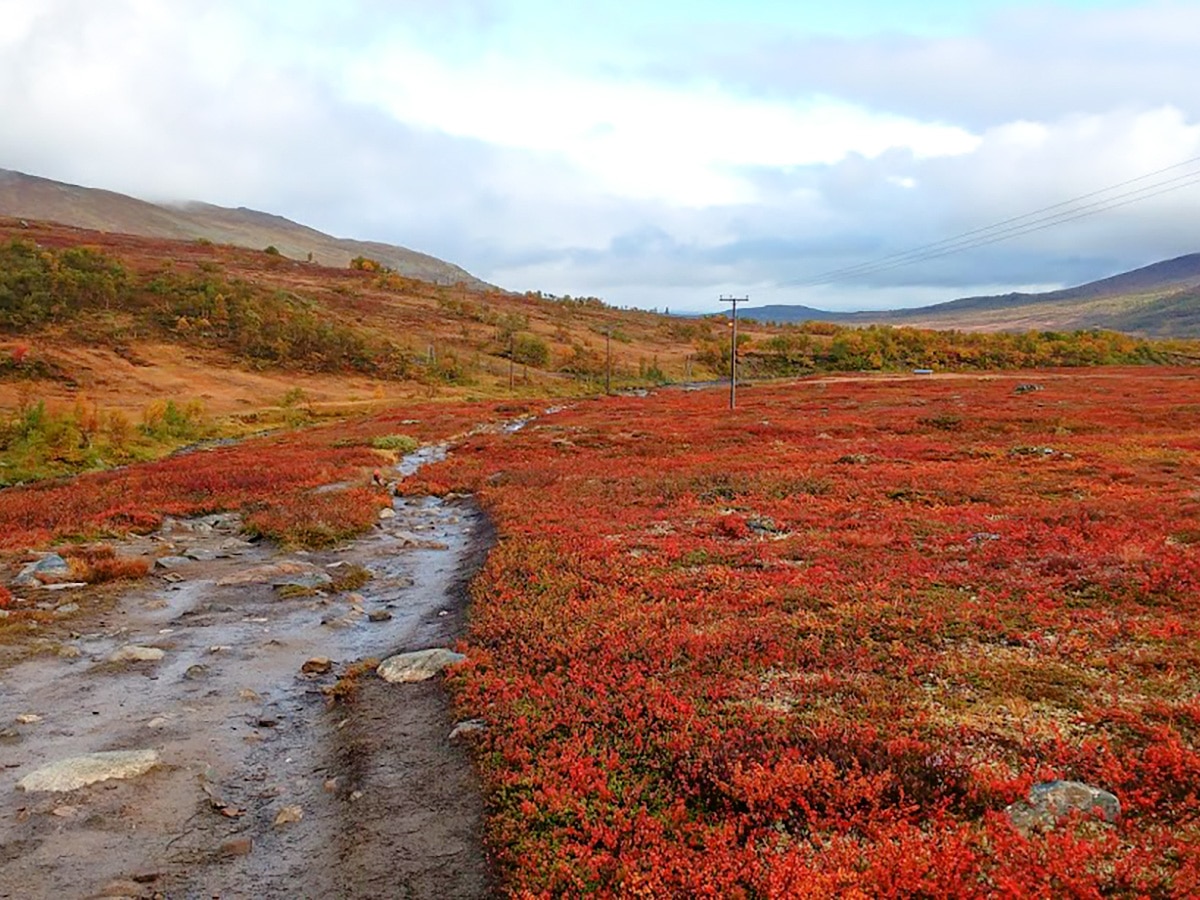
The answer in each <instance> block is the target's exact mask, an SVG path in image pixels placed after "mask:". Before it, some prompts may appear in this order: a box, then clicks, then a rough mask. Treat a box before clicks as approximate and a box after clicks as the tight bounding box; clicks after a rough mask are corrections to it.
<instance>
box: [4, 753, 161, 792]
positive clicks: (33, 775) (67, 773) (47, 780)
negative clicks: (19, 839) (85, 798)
mask: <svg viewBox="0 0 1200 900" xmlns="http://www.w3.org/2000/svg"><path fill="white" fill-rule="evenodd" d="M157 765H158V752H157V751H155V750H110V751H107V752H104V753H89V754H87V755H86V756H72V757H70V758H68V759H60V760H59V761H58V762H55V763H51V764H50V765H48V766H43V767H42V768H40V769H37V770H35V771H33V772H30V773H29V774H28V775H26V776H25V777H24V778H22V779H21V780H20V781H18V782H17V787H19V788H21V789H22V790H25V791H73V790H75V789H77V788H81V787H85V786H86V785H89V784H95V783H96V782H97V781H107V780H109V779H110V778H136V777H137V776H138V775H144V774H145V773H147V772H149V771H150V770H151V769H153V768H154V767H155V766H157Z"/></svg>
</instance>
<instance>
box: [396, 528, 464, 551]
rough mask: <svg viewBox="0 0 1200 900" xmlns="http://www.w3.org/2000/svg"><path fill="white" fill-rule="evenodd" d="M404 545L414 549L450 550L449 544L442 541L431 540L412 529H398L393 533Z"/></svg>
mask: <svg viewBox="0 0 1200 900" xmlns="http://www.w3.org/2000/svg"><path fill="white" fill-rule="evenodd" d="M392 537H394V538H395V539H396V540H397V541H399V542H400V546H402V547H412V548H413V549H414V550H448V549H450V548H449V546H448V545H447V544H443V543H442V542H441V541H430V540H427V539H425V538H423V537H420V536H419V535H416V534H413V532H411V531H396V532H393V533H392Z"/></svg>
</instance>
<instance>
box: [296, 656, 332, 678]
mask: <svg viewBox="0 0 1200 900" xmlns="http://www.w3.org/2000/svg"><path fill="white" fill-rule="evenodd" d="M332 670H333V660H331V659H330V658H329V657H328V656H314V657H313V658H312V659H310V660H308V661H306V662H305V663H304V665H302V666H301V667H300V671H301V672H303V673H304V674H305V675H324V674H326V673H327V672H330V671H332Z"/></svg>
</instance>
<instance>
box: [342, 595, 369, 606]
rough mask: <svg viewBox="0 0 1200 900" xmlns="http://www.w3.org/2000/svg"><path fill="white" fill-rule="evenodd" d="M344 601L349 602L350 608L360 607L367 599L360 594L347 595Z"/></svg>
mask: <svg viewBox="0 0 1200 900" xmlns="http://www.w3.org/2000/svg"><path fill="white" fill-rule="evenodd" d="M346 600H347V601H349V603H350V605H351V606H362V605H363V604H364V603H366V602H367V598H366V597H364V596H363V595H362V594H349V595H347V597H346Z"/></svg>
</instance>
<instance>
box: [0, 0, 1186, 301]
mask: <svg viewBox="0 0 1200 900" xmlns="http://www.w3.org/2000/svg"><path fill="white" fill-rule="evenodd" d="M1198 72H1200V4H1197V3H1195V2H1194V0H1192V2H1163V3H1153V2H1120V0H1062V2H1059V3H1057V4H1050V3H1044V2H1043V3H1036V4H1035V3H1028V4H1026V3H1012V2H1004V0H982V2H968V0H953V2H951V0H945V2H943V0H924V2H915V0H839V2H837V3H831V2H827V0H822V2H815V0H814V2H807V0H664V2H656V0H631V2H626V0H607V2H604V3H595V2H575V0H494V2H493V0H337V2H334V0H327V2H302V0H286V2H285V0H280V2H268V0H230V2H225V0H104V2H95V0H37V2H32V0H0V168H10V169H17V170H20V171H24V172H28V173H30V174H35V175H42V176H45V177H49V178H54V179H58V180H62V181H69V182H72V183H77V184H85V185H88V186H91V187H103V188H108V189H112V190H117V191H121V192H124V193H129V194H133V195H135V196H139V197H144V198H147V199H155V200H170V199H197V200H205V201H209V202H213V203H218V204H222V205H227V206H249V207H252V208H255V209H261V210H265V211H268V212H274V213H278V214H281V215H284V216H287V217H289V218H291V219H295V220H297V221H299V222H302V223H304V224H307V225H312V226H314V227H316V228H319V229H321V230H323V231H328V232H331V233H333V234H337V235H339V236H344V237H355V238H362V239H371V240H383V241H388V242H392V243H397V244H402V245H404V246H408V247H412V248H414V249H417V250H421V251H424V252H428V253H432V254H434V255H436V256H439V257H442V258H444V259H447V260H450V261H452V262H455V263H458V264H459V265H462V266H464V267H465V268H467V269H468V270H470V271H471V272H473V273H474V274H476V275H478V276H480V277H482V278H485V279H487V280H489V281H492V282H494V283H496V284H499V285H502V286H504V287H507V288H511V289H513V290H534V289H540V290H545V291H550V292H552V293H556V294H563V293H569V294H572V295H581V294H582V295H598V296H601V297H603V298H605V299H606V300H608V301H609V302H611V303H615V304H619V305H632V306H643V307H655V306H656V307H659V308H662V307H670V308H671V309H672V310H675V311H681V310H696V311H701V310H712V309H715V308H717V307H718V306H719V305H720V304H719V303H718V302H717V300H716V298H717V296H718V295H719V294H722V293H738V294H749V295H750V297H751V300H752V302H753V304H754V305H757V304H759V303H804V304H808V305H812V306H818V307H823V308H828V309H863V308H883V307H890V306H913V305H920V304H923V303H929V302H937V301H941V300H949V299H953V298H954V297H959V296H964V295H969V294H978V293H994V292H1001V291H1008V290H1014V289H1044V288H1053V287H1060V286H1064V285H1068V284H1075V283H1080V282H1083V281H1087V280H1090V279H1092V278H1096V277H1103V276H1105V275H1109V274H1113V273H1115V272H1117V271H1121V270H1124V269H1128V268H1132V267H1135V266H1139V265H1144V264H1147V263H1150V262H1154V261H1156V260H1159V259H1163V258H1167V257H1171V256H1177V255H1180V254H1183V253H1189V252H1196V251H1200V227H1198V226H1200V184H1197V185H1192V186H1185V187H1182V188H1180V189H1178V190H1170V191H1167V192H1164V193H1161V194H1159V195H1158V196H1155V197H1152V198H1150V199H1146V200H1144V201H1142V202H1137V203H1131V204H1128V205H1125V206H1121V207H1120V208H1116V209H1111V210H1108V211H1105V212H1101V213H1100V214H1098V215H1094V216H1090V217H1085V218H1081V219H1079V220H1077V221H1074V222H1070V223H1068V224H1065V225H1062V226H1059V227H1053V228H1044V229H1041V230H1038V231H1036V232H1032V233H1030V234H1027V235H1024V236H1020V237H1018V238H1017V239H1015V240H1011V241H1003V242H997V243H992V244H987V245H985V246H982V247H979V248H977V249H974V250H971V251H969V252H963V253H954V254H949V255H945V256H940V257H937V258H934V259H931V260H928V261H925V262H922V263H920V264H917V265H910V266H899V267H892V268H886V269H883V270H882V271H874V272H872V273H868V274H866V275H862V276H859V277H857V278H856V277H843V278H841V279H840V280H837V281H835V282H834V283H833V284H827V285H809V284H808V282H810V281H812V280H813V279H814V277H815V276H819V275H822V274H823V273H826V272H829V271H831V270H836V269H841V268H845V267H849V266H856V265H859V264H862V263H870V262H872V261H875V260H879V259H881V258H884V257H887V256H889V255H890V254H896V253H901V252H903V251H906V250H908V249H910V248H912V247H916V246H921V245H925V244H929V243H932V242H936V241H941V240H944V239H947V238H951V237H953V236H955V235H958V234H961V233H963V232H967V231H971V230H973V229H976V228H981V227H986V226H989V225H992V224H994V223H997V222H1000V221H1002V220H1005V219H1007V218H1009V217H1012V216H1019V215H1022V214H1024V213H1028V212H1031V211H1033V210H1036V209H1040V208H1043V207H1047V206H1050V205H1051V204H1055V203H1058V202H1060V201H1064V200H1069V199H1071V198H1074V197H1078V196H1081V195H1084V194H1088V193H1089V192H1092V191H1096V190H1099V189H1103V188H1107V187H1109V186H1110V185H1115V184H1118V183H1120V182H1124V181H1126V180H1128V179H1132V178H1136V177H1138V176H1141V175H1144V174H1146V173H1149V172H1152V171H1155V170H1158V169H1162V168H1164V167H1167V166H1171V165H1174V164H1177V163H1180V162H1183V161H1186V160H1190V159H1193V158H1197V157H1200V77H1197V73H1198ZM1189 171H1194V172H1196V173H1197V174H1198V175H1200V161H1198V162H1196V163H1193V164H1191V165H1190V167H1188V166H1185V167H1183V168H1180V169H1173V170H1171V171H1170V172H1169V173H1167V174H1164V175H1163V176H1159V180H1160V181H1161V180H1163V179H1165V178H1168V177H1174V176H1179V175H1181V174H1187V173H1188V172H1189ZM1153 183H1156V182H1155V181H1154V180H1151V181H1142V182H1136V183H1135V184H1134V185H1133V186H1132V187H1127V188H1125V189H1123V190H1124V191H1129V190H1132V189H1134V188H1138V187H1143V188H1144V187H1146V186H1147V185H1149V184H1153ZM1179 184H1181V182H1175V183H1173V184H1171V185H1169V186H1170V187H1177V186H1179ZM1116 193H1121V192H1116ZM1114 196H1115V193H1114V194H1107V195H1100V197H1099V198H1098V199H1100V200H1104V201H1107V200H1108V199H1109V198H1112V197H1114Z"/></svg>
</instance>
